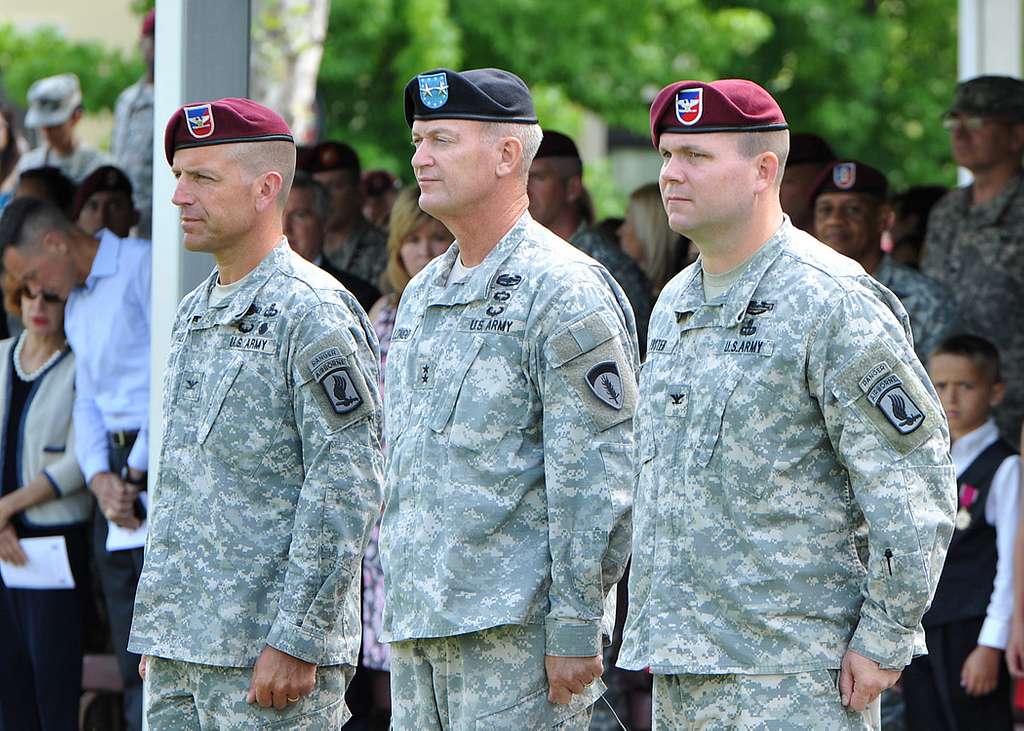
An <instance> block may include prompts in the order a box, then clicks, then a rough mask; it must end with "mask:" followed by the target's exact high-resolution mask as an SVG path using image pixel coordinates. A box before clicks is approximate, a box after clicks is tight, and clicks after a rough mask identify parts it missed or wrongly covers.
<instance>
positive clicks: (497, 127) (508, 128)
mask: <svg viewBox="0 0 1024 731" xmlns="http://www.w3.org/2000/svg"><path fill="white" fill-rule="evenodd" d="M483 137H484V139H485V140H486V141H488V142H497V141H498V140H501V139H504V138H506V137H515V138H516V139H517V140H519V144H520V145H521V146H522V148H523V158H522V162H521V164H520V167H519V170H518V173H519V176H520V177H521V178H523V179H524V180H525V179H526V178H527V177H528V176H529V174H530V166H531V165H532V164H533V158H535V157H536V156H537V150H539V149H540V142H541V140H542V139H543V138H544V132H543V131H542V130H541V128H540V125H539V124H520V123H518V122H488V123H487V124H486V125H485V126H484V130H483Z"/></svg>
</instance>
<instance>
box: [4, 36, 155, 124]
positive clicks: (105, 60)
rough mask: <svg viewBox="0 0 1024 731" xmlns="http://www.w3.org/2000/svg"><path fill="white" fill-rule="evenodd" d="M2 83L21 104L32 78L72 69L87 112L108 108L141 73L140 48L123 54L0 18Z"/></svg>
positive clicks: (6, 92) (23, 103)
mask: <svg viewBox="0 0 1024 731" xmlns="http://www.w3.org/2000/svg"><path fill="white" fill-rule="evenodd" d="M0 70H2V72H0V74H2V75H0V88H2V90H3V93H4V96H5V98H6V99H8V100H10V101H12V102H14V103H15V104H17V105H19V106H21V107H22V108H24V107H25V105H26V103H27V100H26V95H27V94H28V88H29V87H30V86H31V85H32V82H34V81H35V80H36V79H41V78H43V77H46V76H53V75H54V74H62V73H67V72H69V71H70V72H73V73H75V74H78V78H79V81H80V82H81V84H82V104H83V106H84V107H85V109H86V111H88V112H97V111H100V110H102V109H109V110H112V109H113V108H114V103H115V102H116V101H117V95H118V94H120V93H121V92H122V91H123V90H124V89H125V87H127V86H129V85H131V84H133V83H135V81H136V80H137V79H138V78H139V76H141V75H142V72H143V64H142V60H141V58H140V57H139V55H138V53H132V54H126V53H123V52H121V51H116V50H111V49H108V48H105V47H104V46H103V45H102V44H100V43H96V42H82V41H70V40H68V39H66V38H64V37H63V36H62V35H61V34H60V32H59V31H58V30H57V29H56V28H51V27H43V28H39V29H36V30H32V31H28V32H23V31H19V30H17V29H16V28H15V27H14V26H13V25H10V24H8V23H3V24H0Z"/></svg>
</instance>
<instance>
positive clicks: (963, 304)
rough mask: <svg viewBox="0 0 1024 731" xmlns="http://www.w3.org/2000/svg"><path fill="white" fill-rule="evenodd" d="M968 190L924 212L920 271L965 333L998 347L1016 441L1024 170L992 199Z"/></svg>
mask: <svg viewBox="0 0 1024 731" xmlns="http://www.w3.org/2000/svg"><path fill="white" fill-rule="evenodd" d="M971 195H972V192H971V188H970V187H966V188H959V189H957V190H954V191H951V192H949V193H947V194H946V196H945V197H944V198H942V200H940V201H939V202H938V203H936V204H935V207H934V208H932V212H931V215H930V216H929V217H928V235H927V237H926V238H925V246H924V258H923V259H922V261H921V271H923V272H924V273H925V274H927V275H928V276H930V277H932V278H933V279H935V280H937V281H938V282H940V283H941V284H943V285H945V286H946V287H947V289H949V291H950V292H951V293H952V298H953V303H954V304H955V306H956V309H957V311H958V312H959V314H960V318H961V319H962V320H963V321H964V325H965V327H966V328H967V329H968V330H969V331H970V332H974V333H977V334H978V335H981V336H983V337H985V338H987V339H988V340H991V341H992V342H993V343H994V344H995V345H996V347H997V348H998V349H999V356H1000V362H1001V365H1002V369H1003V380H1004V381H1005V382H1006V397H1005V398H1004V399H1003V403H1002V405H1000V406H999V407H997V408H996V409H995V413H994V415H995V419H996V421H997V423H998V424H999V430H1000V431H1001V432H1002V434H1003V436H1004V437H1006V438H1007V439H1008V440H1010V442H1011V443H1015V442H1016V441H1017V440H1018V439H1019V438H1020V428H1021V421H1024V174H1018V175H1017V177H1016V178H1014V179H1013V180H1011V181H1010V183H1009V184H1007V186H1006V188H1005V189H1004V190H1003V192H1002V193H1000V194H999V195H997V196H996V197H995V198H993V199H992V200H991V201H989V202H987V203H983V204H980V205H976V206H974V205H971Z"/></svg>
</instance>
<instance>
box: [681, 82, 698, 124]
mask: <svg viewBox="0 0 1024 731" xmlns="http://www.w3.org/2000/svg"><path fill="white" fill-rule="evenodd" d="M703 101H704V90H703V89H680V90H679V93H677V94H676V119H678V120H679V121H680V123H681V124H685V125H686V126H687V127H689V126H691V125H694V124H697V122H699V121H700V116H701V114H703V113H704V104H703Z"/></svg>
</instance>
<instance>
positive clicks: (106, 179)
mask: <svg viewBox="0 0 1024 731" xmlns="http://www.w3.org/2000/svg"><path fill="white" fill-rule="evenodd" d="M107 191H118V192H121V193H124V194H125V195H127V196H128V199H129V200H131V197H132V181H130V180H129V179H128V176H127V175H125V174H124V172H123V171H122V170H121V168H116V167H114V166H113V165H103V166H102V167H98V168H96V169H95V170H93V171H92V172H91V173H89V175H87V176H86V178H85V180H83V181H82V182H81V183H80V184H79V186H78V190H76V191H75V200H74V203H73V204H72V205H71V218H72V220H73V219H76V218H78V214H79V213H81V212H82V209H83V208H85V204H86V203H88V202H89V199H90V198H91V197H92V195H93V193H105V192H107Z"/></svg>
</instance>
